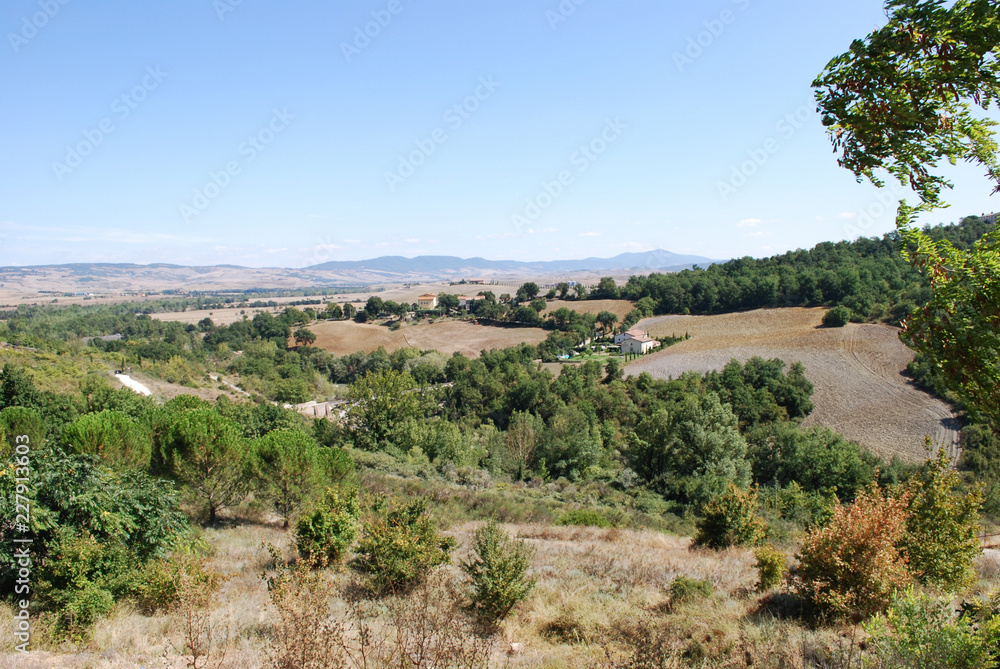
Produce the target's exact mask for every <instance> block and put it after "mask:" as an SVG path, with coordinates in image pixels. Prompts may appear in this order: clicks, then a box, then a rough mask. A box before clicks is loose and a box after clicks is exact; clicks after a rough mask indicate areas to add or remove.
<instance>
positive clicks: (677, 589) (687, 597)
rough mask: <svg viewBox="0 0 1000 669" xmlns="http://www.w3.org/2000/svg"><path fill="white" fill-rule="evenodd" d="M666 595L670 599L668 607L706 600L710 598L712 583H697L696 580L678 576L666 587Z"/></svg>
mask: <svg viewBox="0 0 1000 669" xmlns="http://www.w3.org/2000/svg"><path fill="white" fill-rule="evenodd" d="M667 594H668V595H669V597H670V607H671V608H673V607H675V606H678V605H680V604H687V603H689V602H694V601H697V600H699V599H706V598H708V597H711V596H712V582H711V581H699V580H698V579H696V578H689V577H687V576H678V577H677V578H675V579H674V580H673V581H671V582H670V585H669V586H667Z"/></svg>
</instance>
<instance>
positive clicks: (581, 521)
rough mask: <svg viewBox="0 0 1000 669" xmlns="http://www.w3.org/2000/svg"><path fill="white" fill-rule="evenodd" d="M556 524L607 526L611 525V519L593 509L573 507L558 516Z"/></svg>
mask: <svg viewBox="0 0 1000 669" xmlns="http://www.w3.org/2000/svg"><path fill="white" fill-rule="evenodd" d="M556 525H579V526H581V527H601V528H608V527H611V521H610V520H608V518H607V516H605V515H604V514H603V513H601V512H600V511H595V510H594V509H573V510H572V511H567V512H566V513H564V514H563V515H561V516H559V519H558V520H557V521H556Z"/></svg>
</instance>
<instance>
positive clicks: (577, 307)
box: [542, 300, 635, 321]
mask: <svg viewBox="0 0 1000 669" xmlns="http://www.w3.org/2000/svg"><path fill="white" fill-rule="evenodd" d="M562 307H566V308H567V309H569V310H570V311H575V312H577V313H579V314H594V315H595V316H596V315H597V314H599V313H601V312H602V311H610V312H611V313H613V314H614V315H615V316H617V317H618V320H619V321H621V320H622V319H623V318H625V314H627V313H628V312H630V311H632V309H634V308H635V302H630V301H629V300H581V301H579V302H577V301H574V300H566V301H565V302H564V301H562V300H552V301H551V302H549V306H548V308H547V309H546V310H545V311H543V312H542V316H548V315H550V314H551V313H552V312H553V311H556V310H557V309H561V308H562Z"/></svg>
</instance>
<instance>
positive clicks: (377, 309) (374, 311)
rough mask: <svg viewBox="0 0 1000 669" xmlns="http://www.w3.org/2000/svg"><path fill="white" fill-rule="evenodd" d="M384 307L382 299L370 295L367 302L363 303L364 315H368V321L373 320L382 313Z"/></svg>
mask: <svg viewBox="0 0 1000 669" xmlns="http://www.w3.org/2000/svg"><path fill="white" fill-rule="evenodd" d="M384 307H385V303H383V302H382V298H381V297H379V296H377V295H372V296H371V297H369V298H368V302H366V303H365V313H366V314H368V318H369V319H375V318H378V315H379V314H380V313H382V310H383V308H384Z"/></svg>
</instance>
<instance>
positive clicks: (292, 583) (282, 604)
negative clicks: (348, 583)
mask: <svg viewBox="0 0 1000 669" xmlns="http://www.w3.org/2000/svg"><path fill="white" fill-rule="evenodd" d="M266 548H267V550H268V552H270V553H271V556H272V557H273V558H275V560H274V561H275V564H277V565H278V570H277V571H276V572H275V573H274V574H271V575H267V574H264V575H263V576H262V577H261V578H262V579H263V580H264V582H265V583H266V584H267V593H268V595H269V596H270V598H271V607H272V608H273V609H274V610H275V612H276V613H277V620H276V622H275V625H274V634H272V635H269V637H268V640H269V642H270V648H269V651H270V652H269V655H270V658H269V659H270V660H271V662H270V666H272V667H275V669H323V668H324V667H340V666H344V660H345V650H344V649H345V645H344V644H345V636H344V625H343V623H341V622H340V621H338V620H337V619H336V618H335V617H334V611H333V610H332V608H331V606H330V603H331V601H332V600H333V596H334V589H333V584H332V583H331V582H330V580H329V579H328V578H327V575H326V574H325V573H323V572H322V571H317V570H315V569H314V567H316V566H318V563H316V562H314V561H313V560H312V559H306V560H301V561H299V562H298V563H296V564H295V565H293V566H291V567H286V566H284V565H283V563H282V560H281V555H280V553H279V551H278V549H277V548H275V547H274V546H271V545H269V544H268V545H266Z"/></svg>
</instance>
